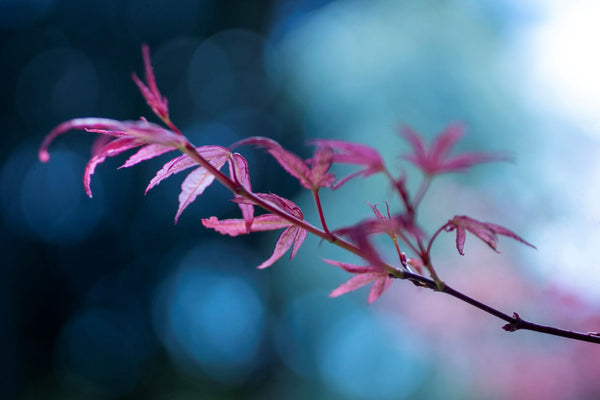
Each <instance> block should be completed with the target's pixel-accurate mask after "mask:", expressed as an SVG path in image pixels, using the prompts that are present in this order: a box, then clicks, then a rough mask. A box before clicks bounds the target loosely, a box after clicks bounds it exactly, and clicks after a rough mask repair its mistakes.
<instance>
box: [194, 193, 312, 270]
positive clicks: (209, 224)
mask: <svg viewBox="0 0 600 400" xmlns="http://www.w3.org/2000/svg"><path fill="white" fill-rule="evenodd" d="M255 195H256V196H257V197H260V198H261V199H262V200H263V201H265V202H267V203H269V204H271V205H273V206H275V207H277V208H279V209H280V210H282V211H283V212H285V213H287V214H290V215H293V216H295V217H296V218H298V219H304V216H303V215H302V211H300V208H299V207H298V206H297V205H296V204H294V203H293V202H292V201H291V200H288V199H284V198H283V197H280V196H277V195H275V194H272V193H255ZM236 201H237V202H238V203H247V204H251V203H250V202H249V200H247V199H244V198H240V199H237V200H236ZM202 225H204V226H205V227H206V228H211V229H214V230H215V231H217V232H219V233H220V234H222V235H229V236H237V235H242V234H246V233H250V232H261V231H271V230H277V229H281V228H286V229H285V230H284V231H283V232H282V233H281V235H280V236H279V239H278V240H277V243H276V244H275V250H274V251H273V254H272V255H271V257H269V258H268V259H267V260H265V261H264V262H262V263H261V264H260V265H259V266H258V268H259V269H263V268H267V267H270V266H271V265H273V264H274V263H275V261H277V260H279V259H280V258H281V257H282V256H283V255H284V254H285V253H286V252H287V251H288V250H289V249H290V247H291V248H292V251H291V254H290V260H292V259H293V258H294V256H295V255H296V253H297V252H298V250H299V249H300V246H301V245H302V243H303V242H304V239H305V238H306V230H304V229H302V228H300V227H298V226H295V225H293V224H292V223H291V222H289V221H288V220H286V219H284V218H282V217H280V216H278V215H274V214H263V215H259V216H258V217H254V219H253V222H252V225H251V226H250V229H249V230H248V225H247V221H245V220H244V219H224V220H219V219H217V218H216V217H210V218H205V219H203V220H202Z"/></svg>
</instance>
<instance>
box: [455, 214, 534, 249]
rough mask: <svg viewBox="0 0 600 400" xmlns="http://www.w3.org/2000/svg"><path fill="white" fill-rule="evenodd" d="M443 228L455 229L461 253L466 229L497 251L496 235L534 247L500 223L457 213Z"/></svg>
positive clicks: (457, 246)
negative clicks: (478, 219) (483, 220)
mask: <svg viewBox="0 0 600 400" xmlns="http://www.w3.org/2000/svg"><path fill="white" fill-rule="evenodd" d="M445 230H446V231H447V232H451V231H453V230H456V249H457V250H458V252H459V253H460V254H461V255H464V252H463V249H464V247H465V239H466V236H467V231H468V232H471V233H472V234H473V235H475V236H477V237H478V238H479V239H481V240H482V241H483V242H484V243H486V244H487V245H488V246H490V248H492V249H493V250H494V251H495V252H497V253H499V251H498V249H497V244H496V242H497V240H498V235H502V236H508V237H510V238H513V239H515V240H517V241H519V242H521V243H523V244H526V245H527V246H529V247H533V248H534V249H535V246H534V245H532V244H531V243H528V242H526V241H525V240H524V239H523V238H521V237H520V236H518V235H517V234H516V233H514V232H513V231H511V230H508V229H506V228H504V227H502V226H500V225H496V224H492V223H490V222H481V221H477V220H475V219H473V218H471V217H467V216H465V215H460V216H459V215H457V216H455V217H454V218H452V219H451V220H450V221H448V223H447V224H446V227H445Z"/></svg>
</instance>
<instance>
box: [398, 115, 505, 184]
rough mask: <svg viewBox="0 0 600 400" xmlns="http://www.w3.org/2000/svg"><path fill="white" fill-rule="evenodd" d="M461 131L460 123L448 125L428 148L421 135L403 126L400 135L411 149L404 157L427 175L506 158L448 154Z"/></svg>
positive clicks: (476, 154) (477, 154)
mask: <svg viewBox="0 0 600 400" xmlns="http://www.w3.org/2000/svg"><path fill="white" fill-rule="evenodd" d="M463 132H464V127H463V126H462V125H460V124H452V125H449V126H448V127H447V128H446V129H445V130H444V131H443V132H441V133H440V134H439V135H438V136H437V137H436V138H435V140H434V141H433V143H432V144H431V146H430V147H429V148H428V147H427V145H426V144H425V141H424V140H423V138H422V136H421V135H419V134H418V133H417V132H415V131H413V130H412V129H410V128H409V127H404V128H402V131H401V135H402V137H404V139H406V140H407V141H408V142H409V143H410V145H411V146H412V150H413V152H412V153H411V154H407V155H405V156H404V158H405V159H406V160H407V161H409V162H411V163H412V164H414V165H416V166H417V167H418V168H419V169H421V170H422V171H423V172H424V173H425V174H427V175H429V176H433V175H436V174H441V173H445V172H459V171H464V170H465V169H467V168H470V167H472V166H473V165H476V164H480V163H484V162H490V161H505V160H507V157H506V156H502V155H498V154H487V153H463V154H459V155H455V156H450V155H448V153H449V152H450V150H451V149H452V147H453V146H454V145H455V144H456V142H457V141H458V140H459V139H460V138H461V137H462V135H463Z"/></svg>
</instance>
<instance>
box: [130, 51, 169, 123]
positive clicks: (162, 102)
mask: <svg viewBox="0 0 600 400" xmlns="http://www.w3.org/2000/svg"><path fill="white" fill-rule="evenodd" d="M142 57H143V58H144V71H145V75H146V82H147V85H145V84H144V82H142V80H141V79H140V78H138V76H137V74H135V73H133V74H131V78H132V79H133V81H134V82H135V84H136V85H137V87H138V88H139V89H140V92H142V95H143V96H144V99H146V103H148V105H149V106H150V108H151V109H152V112H154V114H156V115H157V116H158V117H159V118H160V119H162V120H167V121H168V120H169V106H168V101H167V99H166V98H165V97H162V95H161V94H160V91H159V90H158V87H157V86H156V79H155V78H154V71H153V69H152V64H151V61H150V48H149V47H148V45H146V44H144V45H142Z"/></svg>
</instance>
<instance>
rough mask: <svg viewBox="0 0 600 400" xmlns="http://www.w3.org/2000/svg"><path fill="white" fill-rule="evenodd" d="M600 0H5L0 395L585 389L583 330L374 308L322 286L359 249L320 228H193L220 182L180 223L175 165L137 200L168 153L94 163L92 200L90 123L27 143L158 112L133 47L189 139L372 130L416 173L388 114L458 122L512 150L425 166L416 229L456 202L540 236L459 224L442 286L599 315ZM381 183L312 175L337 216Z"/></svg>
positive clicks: (324, 395)
mask: <svg viewBox="0 0 600 400" xmlns="http://www.w3.org/2000/svg"><path fill="white" fill-rule="evenodd" d="M599 18H600V8H599V7H598V5H596V4H595V2H594V1H593V0H588V1H580V2H571V3H570V2H561V1H542V0H538V1H536V0H529V1H518V0H485V1H478V0H436V1H434V0H431V1H409V0H374V1H360V0H337V1H328V0H299V1H293V0H247V1H246V0H195V1H193V0H180V1H176V2H175V1H166V0H129V1H75V0H28V1H22V0H2V1H0V60H1V63H0V71H1V76H2V79H0V127H1V129H2V137H3V145H2V146H0V223H1V225H0V255H1V256H0V327H1V329H0V398H3V399H81V398H85V399H99V400H100V399H102V400H104V399H157V400H158V399H165V400H166V399H169V400H188V399H209V398H210V399H307V398H310V399H413V398H419V399H428V398H430V399H438V398H444V399H470V398H472V399H514V398H527V399H574V398H577V399H597V398H599V397H600V349H597V348H596V347H597V346H596V347H595V346H593V345H588V344H578V343H575V342H569V341H566V340H564V339H560V338H552V337H543V336H540V335H536V334H531V333H526V332H519V333H515V334H507V333H505V332H503V331H502V330H501V329H500V326H501V325H502V322H501V321H499V320H494V319H493V318H491V317H489V316H487V315H485V314H482V313H480V312H478V311H477V310H472V309H470V308H468V307H466V306H465V305H463V304H461V303H458V302H456V301H455V300H453V299H451V298H445V297H444V296H441V295H439V294H435V293H433V292H429V291H426V290H423V289H419V288H416V287H414V286H413V285H410V284H407V283H406V282H395V283H394V285H393V286H392V287H391V289H390V290H389V291H388V292H386V294H384V296H383V297H382V298H381V299H380V300H378V301H377V302H376V303H375V304H373V305H371V306H367V304H366V296H367V294H366V291H365V290H359V291H357V292H355V293H352V294H349V295H346V296H343V297H341V298H338V299H329V298H328V293H329V292H330V291H331V290H332V289H333V288H334V287H336V286H337V285H338V284H340V283H341V282H343V281H344V280H345V279H346V278H347V275H346V274H344V273H343V272H342V271H339V270H337V269H335V268H333V267H330V266H328V265H326V264H324V263H322V262H321V261H320V259H319V257H322V258H333V259H338V260H343V261H348V262H359V261H358V260H356V259H355V258H353V257H350V255H348V254H345V253H344V252H343V251H341V250H340V249H337V248H333V247H332V246H329V245H327V244H326V243H320V242H319V241H318V240H317V239H315V238H308V239H307V241H306V242H305V244H304V245H303V248H302V249H301V250H300V252H299V253H298V255H297V257H296V259H294V261H292V262H291V263H290V262H288V261H287V260H286V259H285V258H283V259H282V260H280V261H279V262H277V263H276V264H275V265H274V266H273V267H271V268H269V269H267V270H265V271H258V270H256V268H255V266H256V265H258V264H260V263H261V262H262V260H264V259H266V258H267V257H268V256H269V254H270V253H271V251H272V247H273V245H274V243H275V241H276V238H277V236H276V234H274V233H265V234H255V235H251V236H248V237H237V238H230V237H221V236H219V235H218V234H216V233H214V232H212V231H208V230H206V229H204V228H203V227H202V226H201V224H200V219H201V218H205V217H209V216H213V215H215V216H218V217H220V218H234V217H238V213H239V209H238V207H237V205H236V204H234V203H232V202H231V201H229V199H230V194H229V193H228V192H227V191H226V190H225V189H223V188H221V187H218V186H217V185H214V186H212V187H210V188H209V190H207V192H206V193H205V194H204V195H203V196H202V197H200V198H198V200H197V201H196V202H195V203H194V204H193V205H191V206H190V207H189V208H188V209H186V210H185V212H184V213H183V215H182V217H181V219H180V220H179V222H178V223H177V224H176V225H175V224H174V223H173V218H174V215H175V212H176V209H177V195H178V192H179V185H180V182H181V180H182V178H183V177H178V176H176V177H173V178H170V179H169V180H167V181H164V182H163V183H161V184H160V185H159V186H158V187H157V188H155V189H153V190H151V191H150V192H149V193H148V195H147V196H144V195H143V192H144V188H145V186H146V184H147V182H148V181H149V180H150V179H151V178H152V177H153V176H154V174H155V172H156V171H157V170H158V169H160V167H161V166H162V163H164V162H166V161H167V160H168V159H169V158H168V156H163V157H161V158H160V159H157V160H151V161H148V162H146V163H144V164H141V165H138V166H136V167H134V168H130V169H121V170H118V171H117V170H116V168H117V167H118V166H119V165H121V163H122V162H123V160H124V159H125V157H117V159H116V160H115V159H109V160H107V161H106V162H105V163H104V164H102V165H100V166H99V167H98V168H97V171H96V173H95V175H94V177H93V180H92V190H93V193H94V198H93V199H89V198H87V197H86V196H85V193H84V191H83V186H82V183H81V177H82V174H83V169H84V166H85V163H86V162H87V159H88V156H89V154H90V150H89V147H90V145H91V143H92V141H93V139H92V137H91V135H89V134H86V133H82V132H78V133H75V132H73V133H71V134H69V135H66V136H65V137H61V138H60V139H59V140H57V141H56V143H54V144H53V146H52V147H51V149H50V150H51V155H52V158H51V161H50V162H49V163H47V164H41V163H40V162H39V161H38V160H37V158H36V157H37V148H38V146H39V144H40V142H41V140H42V138H43V137H44V135H45V134H46V133H47V132H48V131H49V130H50V129H52V128H53V127H54V126H55V125H57V124H58V123H60V122H62V121H64V120H66V119H70V118H76V117H87V116H98V117H107V118H114V119H137V118H139V117H140V116H146V117H148V118H149V119H151V111H150V110H149V109H148V107H147V106H146V105H145V103H144V102H143V99H142V98H141V96H140V95H139V93H138V92H137V89H136V87H135V85H134V84H133V83H132V82H131V79H130V77H131V73H132V72H134V71H137V72H138V73H140V72H142V68H143V66H142V62H141V52H140V46H141V44H142V43H148V44H149V45H150V48H151V53H152V59H153V64H154V68H155V73H156V77H157V81H158V85H159V87H160V88H161V90H162V92H163V94H164V95H165V96H166V97H168V99H169V106H170V111H171V117H172V119H173V121H175V123H176V124H177V126H178V127H179V128H181V129H182V131H184V133H185V134H186V135H187V136H188V137H189V138H190V139H191V141H192V142H194V143H196V144H197V145H201V144H220V145H225V146H227V145H229V144H231V143H233V142H235V141H237V140H239V139H242V138H245V137H248V136H253V135H260V136H267V137H271V138H273V139H275V140H278V141H279V142H280V143H281V144H282V145H284V146H285V147H286V148H288V149H290V150H293V151H295V152H296V153H298V154H300V155H302V156H304V157H307V156H309V155H310V147H307V146H306V142H307V141H309V140H310V139H313V138H317V137H319V138H328V139H343V140H350V141H357V142H362V143H366V144H369V145H371V146H373V147H375V148H376V149H378V150H379V151H380V152H381V154H382V155H383V157H384V158H385V160H386V162H387V163H388V165H389V166H390V168H391V169H392V170H394V171H396V172H397V173H398V174H400V172H401V171H404V172H405V173H406V174H407V179H408V184H409V187H410V188H411V189H414V188H415V187H416V186H417V185H418V183H419V179H420V175H419V174H418V172H417V171H415V170H414V169H412V168H411V167H410V166H407V165H406V164H404V163H403V162H402V161H401V158H400V157H399V155H400V154H403V153H405V152H406V151H407V150H408V148H407V146H406V144H405V143H403V142H402V140H401V139H400V138H399V137H398V136H397V135H396V132H397V129H398V126H399V125H402V124H408V125H410V126H412V127H413V128H415V129H416V130H418V131H420V132H422V133H423V135H424V136H425V137H427V138H432V137H433V136H434V134H436V133H437V132H439V131H440V130H442V129H443V128H444V126H446V125H447V124H448V123H451V122H454V121H461V122H462V123H464V124H465V126H466V127H467V135H466V137H465V140H463V141H462V142H461V143H460V144H459V146H458V148H459V149H460V150H465V151H500V152H502V153H504V154H509V155H511V158H512V159H513V160H514V162H512V163H504V164H495V165H485V166H481V167H478V168H476V169H474V170H473V171H472V172H471V173H469V174H466V175H462V174H461V175H453V176H447V177H444V178H443V179H442V178H440V179H439V180H436V181H435V182H434V183H435V185H434V186H433V187H432V188H431V190H430V192H429V193H428V196H427V197H426V199H425V201H424V203H423V205H422V211H421V215H420V221H421V222H422V224H423V226H424V228H425V229H426V230H427V231H428V232H432V231H433V230H434V229H436V228H437V227H438V226H440V225H441V224H443V223H444V222H445V221H446V220H447V219H448V218H450V217H451V216H452V215H457V214H458V215H461V214H468V215H471V216H473V217H475V218H479V219H482V220H488V221H493V222H498V223H501V224H503V225H505V226H507V227H509V228H511V229H514V230H515V231H517V232H518V233H519V234H521V235H523V236H524V237H525V238H526V239H528V240H529V241H531V242H533V243H534V244H535V245H536V246H537V247H538V250H537V251H532V250H530V249H528V248H521V247H520V246H519V245H518V244H515V243H511V242H509V241H508V240H501V250H502V254H500V255H498V254H494V253H492V252H490V251H489V249H487V248H486V247H485V246H484V245H481V244H479V243H477V242H476V241H475V240H474V239H472V238H471V239H469V240H468V241H467V247H466V253H467V255H466V256H465V257H460V256H458V255H457V254H455V249H453V248H452V247H453V243H452V238H451V237H450V236H448V237H443V238H441V239H440V241H439V245H436V246H437V247H436V248H435V252H434V257H435V258H434V259H435V260H436V265H437V268H438V271H439V272H440V274H441V275H442V277H443V279H445V280H446V281H447V282H449V283H451V284H452V285H453V286H455V287H456V288H458V289H460V290H464V291H465V292H467V293H469V294H472V295H473V296H474V297H476V298H478V299H480V300H482V301H485V302H488V303H489V304H491V305H493V306H495V307H498V308H500V309H502V310H503V311H505V312H507V313H511V312H512V311H518V312H519V313H520V314H521V315H522V316H523V317H525V318H527V319H532V320H535V321H539V322H540V323H544V324H548V325H558V326H563V327H567V328H571V329H575V330H581V331H586V330H590V331H591V330H593V331H600V295H599V294H598V293H600V292H599V291H598V287H599V285H600V272H599V271H600V269H599V268H598V260H599V257H598V256H597V253H595V251H596V249H597V248H598V245H600V227H599V226H600V225H599V224H600V206H598V199H599V198H600V185H599V184H598V179H599V178H600V164H598V160H600V124H599V120H598V118H597V115H598V110H600V95H599V93H600V79H598V76H597V71H598V70H599V68H600V57H598V55H597V51H596V48H595V47H594V46H596V43H595V38H597V37H598V35H600V30H599V29H598V28H597V27H596V25H597V20H598V19H599ZM596 47H597V46H596ZM244 155H245V156H246V157H247V159H248V161H249V164H250V169H251V178H252V185H253V188H254V189H255V191H258V192H273V193H277V194H279V195H281V196H284V197H287V198H291V199H293V200H294V201H295V202H297V203H298V204H299V205H300V206H301V208H302V209H303V212H304V215H305V218H306V219H307V220H309V221H311V222H313V223H315V224H317V223H318V216H317V214H316V212H315V211H314V206H313V204H312V202H311V200H312V199H311V196H310V194H309V193H304V192H303V191H302V190H301V188H300V187H299V185H298V184H297V182H295V181H294V179H292V178H291V177H290V176H288V175H287V174H286V173H285V172H284V171H283V170H282V169H281V168H279V167H278V166H277V164H276V163H275V162H273V161H272V160H271V159H270V158H269V157H268V156H265V155H264V154H262V153H261V152H259V151H255V150H253V149H244ZM336 172H339V173H340V174H344V173H346V172H347V170H344V169H339V170H336ZM388 199H389V200H390V202H391V203H390V205H391V207H392V210H395V211H396V210H399V209H400V204H399V202H398V200H397V198H395V197H394V196H393V195H392V194H391V190H390V189H389V188H388V187H386V182H385V180H384V179H382V178H380V177H373V178H372V179H369V180H365V181H355V182H353V183H351V184H348V185H347V186H345V187H343V188H342V189H340V190H338V191H336V192H325V193H323V203H324V208H325V212H326V215H327V219H328V222H329V224H330V225H331V226H334V227H341V226H346V225H349V224H351V223H354V222H357V221H359V220H361V219H362V218H366V217H368V216H369V215H370V214H369V213H370V209H369V207H368V206H367V205H366V202H367V201H368V202H371V203H379V204H382V202H383V201H385V200H388ZM381 245H382V251H383V252H384V254H387V253H386V252H388V251H393V248H392V247H391V246H390V245H389V243H385V242H381ZM390 254H391V253H390Z"/></svg>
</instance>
